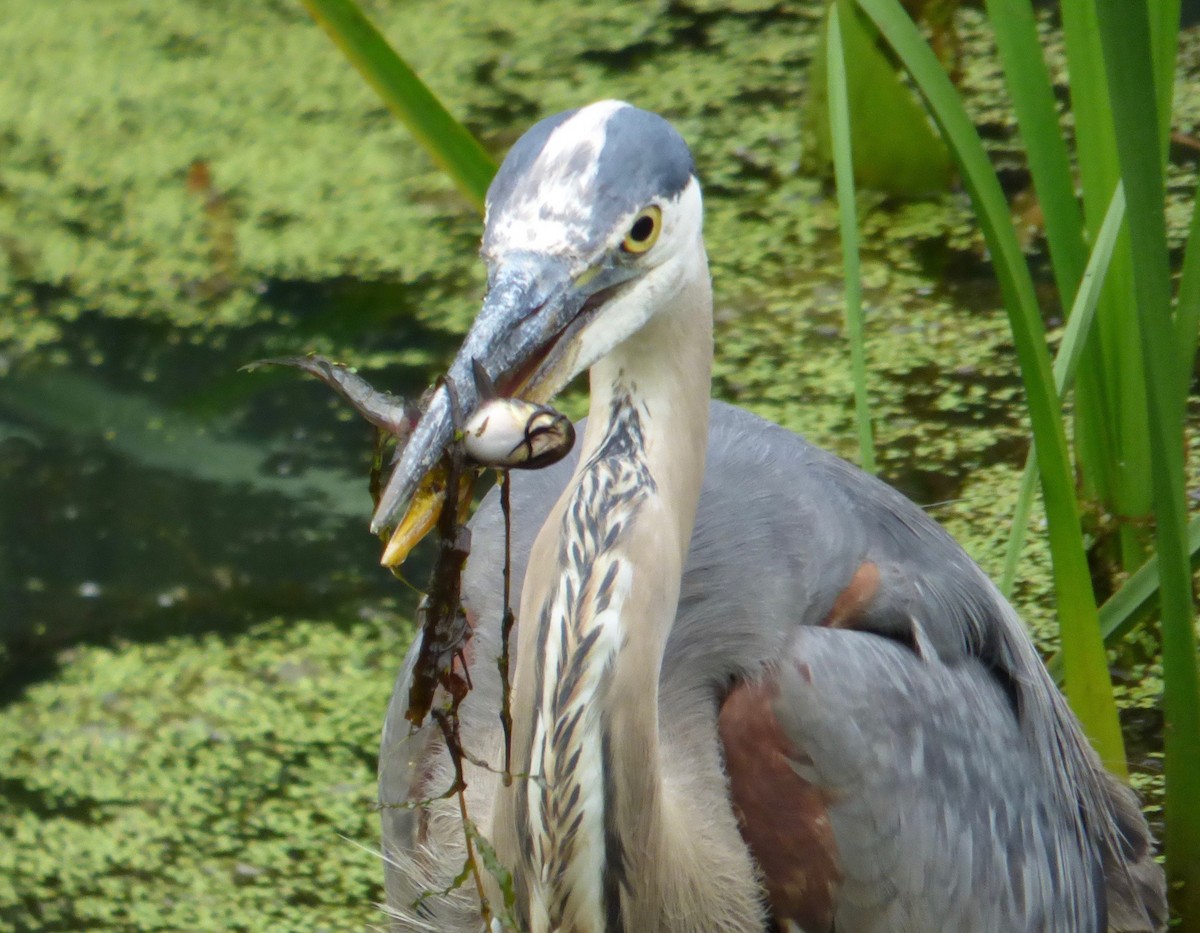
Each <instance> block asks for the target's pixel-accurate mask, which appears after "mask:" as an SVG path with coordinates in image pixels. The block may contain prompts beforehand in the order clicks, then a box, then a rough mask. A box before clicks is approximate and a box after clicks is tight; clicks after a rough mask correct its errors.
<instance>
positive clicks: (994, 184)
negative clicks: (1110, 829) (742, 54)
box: [857, 0, 1125, 775]
mask: <svg viewBox="0 0 1200 933" xmlns="http://www.w3.org/2000/svg"><path fill="white" fill-rule="evenodd" d="M857 2H858V4H859V6H860V8H861V9H862V10H863V11H864V12H866V14H867V15H868V16H870V17H871V19H872V20H873V21H874V22H875V25H876V26H877V27H878V28H879V31H880V33H882V35H883V36H884V38H885V39H886V40H887V42H888V43H889V44H890V45H891V47H892V49H893V50H894V51H895V53H896V55H897V56H898V57H899V58H900V60H901V62H902V63H903V64H904V67H905V68H906V69H907V70H908V73H909V74H910V75H911V76H912V78H913V81H914V82H915V83H916V85H917V87H918V88H919V90H920V91H921V93H922V95H923V96H924V97H925V100H926V102H927V103H928V105H929V108H930V110H931V112H932V113H933V116H934V119H935V120H936V121H937V123H938V125H939V127H940V128H941V131H942V134H943V137H944V138H945V139H946V141H947V143H948V144H949V146H950V149H951V152H952V153H953V154H954V157H955V159H956V160H957V162H958V165H959V169H960V171H961V172H962V175H963V180H964V182H965V184H966V186H967V190H968V191H969V193H970V195H971V200H972V202H973V203H974V205H975V209H976V213H977V214H978V216H979V222H980V226H981V228H982V230H983V234H984V237H985V239H986V241H987V244H988V248H989V250H990V252H991V256H992V262H993V263H994V267H995V271H996V277H997V280H998V281H999V283H1000V288H1001V291H1002V293H1003V295H1004V301H1005V307H1006V310H1007V311H1008V315H1009V324H1010V327H1011V330H1012V336H1013V343H1014V345H1015V347H1016V351H1017V357H1018V359H1019V361H1020V366H1021V376H1022V380H1023V382H1024V385H1025V394H1026V405H1027V407H1028V409H1029V415H1030V423H1031V426H1032V428H1033V434H1034V439H1035V441H1036V443H1037V459H1038V469H1039V471H1040V473H1041V477H1042V490H1043V495H1044V501H1045V508H1046V517H1047V521H1048V523H1049V539H1050V552H1051V556H1052V560H1053V564H1054V579H1055V590H1056V593H1057V597H1058V611H1059V627H1060V631H1061V633H1062V644H1063V652H1064V661H1065V665H1066V670H1067V697H1068V699H1069V700H1070V702H1071V706H1072V708H1073V709H1074V710H1075V712H1076V715H1078V716H1079V719H1080V721H1081V722H1082V724H1083V727H1084V730H1085V731H1086V732H1087V734H1088V737H1089V738H1090V739H1091V741H1092V742H1093V744H1094V745H1095V746H1096V749H1097V751H1098V752H1099V753H1100V755H1101V757H1102V758H1103V759H1104V761H1105V763H1106V764H1107V765H1108V767H1109V768H1111V769H1113V770H1114V771H1116V772H1118V773H1120V774H1122V775H1123V774H1124V773H1125V751H1124V743H1123V741H1122V738H1121V730H1120V726H1119V724H1118V722H1117V710H1116V703H1115V701H1114V699H1113V694H1112V685H1111V683H1110V681H1109V677H1108V664H1107V660H1106V658H1105V654H1104V644H1103V642H1102V641H1101V639H1100V630H1099V620H1098V616H1097V612H1096V602H1095V596H1094V594H1093V592H1092V583H1091V576H1090V573H1089V570H1088V566H1087V559H1086V555H1085V552H1084V548H1083V534H1082V531H1081V529H1080V526H1079V512H1078V510H1077V507H1076V503H1075V484H1074V478H1073V474H1072V470H1071V463H1070V457H1069V455H1068V451H1067V441H1066V432H1065V431H1064V429H1063V424H1062V420H1061V411H1060V408H1059V404H1058V397H1057V393H1056V391H1055V388H1054V377H1053V375H1052V373H1051V368H1050V355H1049V352H1048V351H1047V349H1046V339H1045V330H1044V328H1043V326H1042V319H1041V313H1040V310H1039V308H1038V305H1037V301H1036V298H1035V295H1034V290H1033V282H1032V280H1031V278H1030V275H1029V269H1028V267H1027V266H1026V264H1025V257H1024V255H1023V254H1022V252H1021V247H1020V245H1019V243H1018V242H1017V237H1016V232H1015V231H1014V230H1013V226H1012V219H1011V217H1010V215H1009V208H1008V202H1007V201H1006V200H1005V199H1004V193H1003V192H1002V191H1001V189H1000V183H999V180H998V179H997V178H996V173H995V171H994V170H993V169H992V166H991V163H990V162H989V161H988V158H987V154H986V153H985V152H984V149H983V144H982V143H981V142H980V140H979V135H978V133H976V131H975V127H974V126H973V125H972V124H971V121H970V119H969V118H968V117H967V114H966V111H965V110H964V109H963V105H962V102H961V101H960V100H959V98H958V95H957V93H956V92H955V90H954V88H953V86H952V85H951V84H950V80H949V78H947V76H946V73H945V72H944V71H943V70H942V67H941V65H940V64H939V63H938V61H937V58H936V57H935V56H934V54H933V52H932V51H931V50H930V49H929V47H928V46H927V45H926V44H925V41H924V40H923V39H922V38H921V35H920V33H919V32H918V31H917V28H916V26H915V25H913V22H912V20H911V19H909V18H908V15H907V14H906V13H905V12H904V10H903V8H902V7H901V6H900V4H899V3H898V2H897V0H857Z"/></svg>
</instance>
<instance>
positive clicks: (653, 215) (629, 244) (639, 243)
mask: <svg viewBox="0 0 1200 933" xmlns="http://www.w3.org/2000/svg"><path fill="white" fill-rule="evenodd" d="M661 232H662V208H660V207H659V206H658V205H657V204H651V205H650V206H649V207H647V208H645V209H643V210H642V212H641V213H640V214H638V215H637V217H635V218H634V220H633V223H632V224H630V226H629V232H628V233H627V234H625V239H624V240H622V241H621V249H623V250H625V252H627V253H644V252H646V250H648V249H649V248H650V247H651V246H653V245H654V244H655V242H656V241H657V240H658V235H659V233H661Z"/></svg>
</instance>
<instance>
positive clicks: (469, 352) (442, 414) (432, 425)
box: [371, 253, 591, 567]
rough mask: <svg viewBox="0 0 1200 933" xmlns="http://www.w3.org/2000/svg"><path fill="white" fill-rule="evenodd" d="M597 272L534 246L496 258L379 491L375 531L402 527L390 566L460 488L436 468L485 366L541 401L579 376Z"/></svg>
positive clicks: (388, 557)
mask: <svg viewBox="0 0 1200 933" xmlns="http://www.w3.org/2000/svg"><path fill="white" fill-rule="evenodd" d="M590 278H591V276H588V275H587V274H586V273H585V274H584V275H583V276H579V275H573V274H572V271H571V268H570V267H569V266H568V264H567V263H566V261H564V260H562V259H559V258H557V257H553V256H545V255H542V254H534V253H521V254H517V255H515V256H509V257H505V259H504V260H503V261H502V262H501V263H498V264H497V265H496V266H494V267H493V269H492V274H491V276H490V282H489V287H488V293H487V297H486V298H485V299H484V302H483V309H482V310H481V311H480V312H479V316H478V317H476V319H475V323H474V324H473V325H472V326H471V330H470V332H469V333H468V334H467V338H466V340H465V341H463V345H462V348H461V349H460V350H459V351H458V356H457V357H455V360H454V362H453V363H452V364H451V366H450V370H449V372H448V373H447V375H446V378H445V380H444V381H443V384H442V385H441V386H439V387H438V389H437V391H436V392H434V394H433V397H432V399H431V400H430V403H429V407H428V408H427V409H426V411H425V413H424V414H423V415H422V416H421V420H420V421H419V422H418V424H417V426H416V428H415V429H414V431H413V433H412V436H411V437H410V439H409V442H408V444H407V446H405V448H404V451H403V453H402V454H401V455H400V459H399V461H398V462H397V464H396V467H395V469H394V470H393V471H392V475H391V477H390V478H389V479H388V482H387V486H386V487H385V488H384V491H383V494H382V495H381V496H380V498H379V504H378V506H377V507H376V510H375V516H374V518H373V519H372V521H371V531H372V532H374V533H375V534H381V533H383V532H384V531H386V530H388V529H391V528H395V531H394V532H393V534H392V536H391V539H390V541H389V543H388V545H387V547H386V548H385V550H384V557H383V564H384V566H389V567H392V566H396V565H398V564H400V563H402V562H403V561H404V559H405V558H406V557H407V556H408V553H409V551H411V550H412V548H413V547H414V546H415V545H416V544H417V542H418V541H419V540H420V539H421V538H422V537H423V536H424V535H425V534H426V533H427V532H428V531H429V530H430V529H431V528H432V527H433V525H434V524H435V522H436V521H437V516H438V514H439V513H440V512H441V509H442V507H443V506H444V504H445V502H446V500H447V498H450V497H451V495H450V491H449V490H447V489H446V488H445V486H446V477H445V475H444V472H443V471H440V470H435V469H434V468H435V467H436V466H437V465H438V463H439V462H440V461H441V459H442V456H443V454H444V453H445V452H446V449H447V448H448V447H449V445H450V444H451V443H452V442H453V440H454V438H455V435H456V431H458V430H461V429H462V427H463V426H464V425H465V423H466V421H467V420H468V419H469V418H470V417H471V416H472V415H473V414H474V413H475V411H476V410H477V409H478V407H479V405H480V403H481V401H482V400H481V399H480V397H479V391H478V388H477V386H476V375H475V372H476V367H479V368H481V369H482V371H483V372H484V373H485V374H486V375H487V377H488V378H489V379H490V380H491V382H492V383H493V384H495V386H496V388H497V390H498V391H499V393H500V394H501V395H503V396H518V395H519V396H520V397H522V398H526V399H528V400H530V401H534V402H544V401H547V400H549V399H550V398H551V397H553V395H554V394H555V393H557V392H558V391H559V390H560V389H561V388H562V387H563V386H564V385H565V384H566V382H567V381H569V379H570V378H571V377H572V376H574V374H575V367H574V358H575V354H574V353H573V352H572V340H571V337H572V336H573V335H574V334H575V333H576V332H577V331H578V329H579V327H580V326H581V318H583V317H585V316H586V314H585V312H586V310H587V307H588V305H587V298H588V296H589V293H590V290H589V289H588V288H586V287H585V285H584V283H585V282H586V281H588V280H589V279H590ZM451 389H452V390H453V392H452V391H451ZM452 394H453V400H452ZM455 409H456V410H455ZM470 484H471V478H470V477H466V478H464V480H463V488H460V489H459V490H456V491H455V492H454V494H453V496H452V498H453V499H454V500H455V501H457V502H462V500H463V499H464V497H469V495H470Z"/></svg>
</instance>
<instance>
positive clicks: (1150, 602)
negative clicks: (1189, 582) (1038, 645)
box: [1046, 518, 1200, 684]
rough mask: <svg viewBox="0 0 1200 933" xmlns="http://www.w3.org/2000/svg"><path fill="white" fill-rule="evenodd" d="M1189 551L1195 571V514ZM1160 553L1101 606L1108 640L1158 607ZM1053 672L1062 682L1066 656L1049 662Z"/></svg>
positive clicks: (1198, 541) (1198, 536)
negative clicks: (1063, 663)
mask: <svg viewBox="0 0 1200 933" xmlns="http://www.w3.org/2000/svg"><path fill="white" fill-rule="evenodd" d="M1187 534H1188V538H1187V546H1188V554H1189V555H1190V557H1191V564H1192V571H1193V572H1195V571H1196V570H1197V569H1198V568H1200V518H1194V519H1192V520H1191V522H1189V523H1188V530H1187ZM1159 583H1160V580H1159V576H1158V555H1157V554H1155V555H1152V556H1151V557H1150V558H1149V559H1147V561H1146V563H1144V564H1142V566H1140V567H1139V568H1138V569H1137V570H1136V571H1134V573H1133V574H1131V575H1130V577H1129V579H1128V580H1126V581H1125V585H1124V586H1122V587H1121V588H1120V589H1119V590H1117V591H1116V592H1115V593H1113V594H1112V596H1110V597H1109V598H1108V601H1107V602H1106V603H1105V604H1104V605H1103V606H1101V607H1100V633H1101V634H1102V635H1103V636H1104V641H1105V643H1106V644H1109V645H1111V644H1112V643H1113V642H1115V641H1118V640H1120V639H1121V638H1124V637H1125V636H1126V635H1127V634H1129V633H1130V632H1131V631H1133V628H1134V626H1136V625H1137V624H1138V623H1139V622H1141V621H1142V620H1143V619H1145V618H1146V616H1148V615H1150V613H1151V612H1153V611H1154V610H1155V609H1157V608H1158V588H1159ZM1046 669H1047V670H1049V671H1050V675H1051V676H1052V677H1053V678H1054V679H1055V680H1056V681H1058V682H1059V683H1060V684H1061V683H1062V656H1061V655H1060V654H1056V655H1054V656H1053V657H1052V658H1050V660H1049V661H1047V662H1046Z"/></svg>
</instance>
